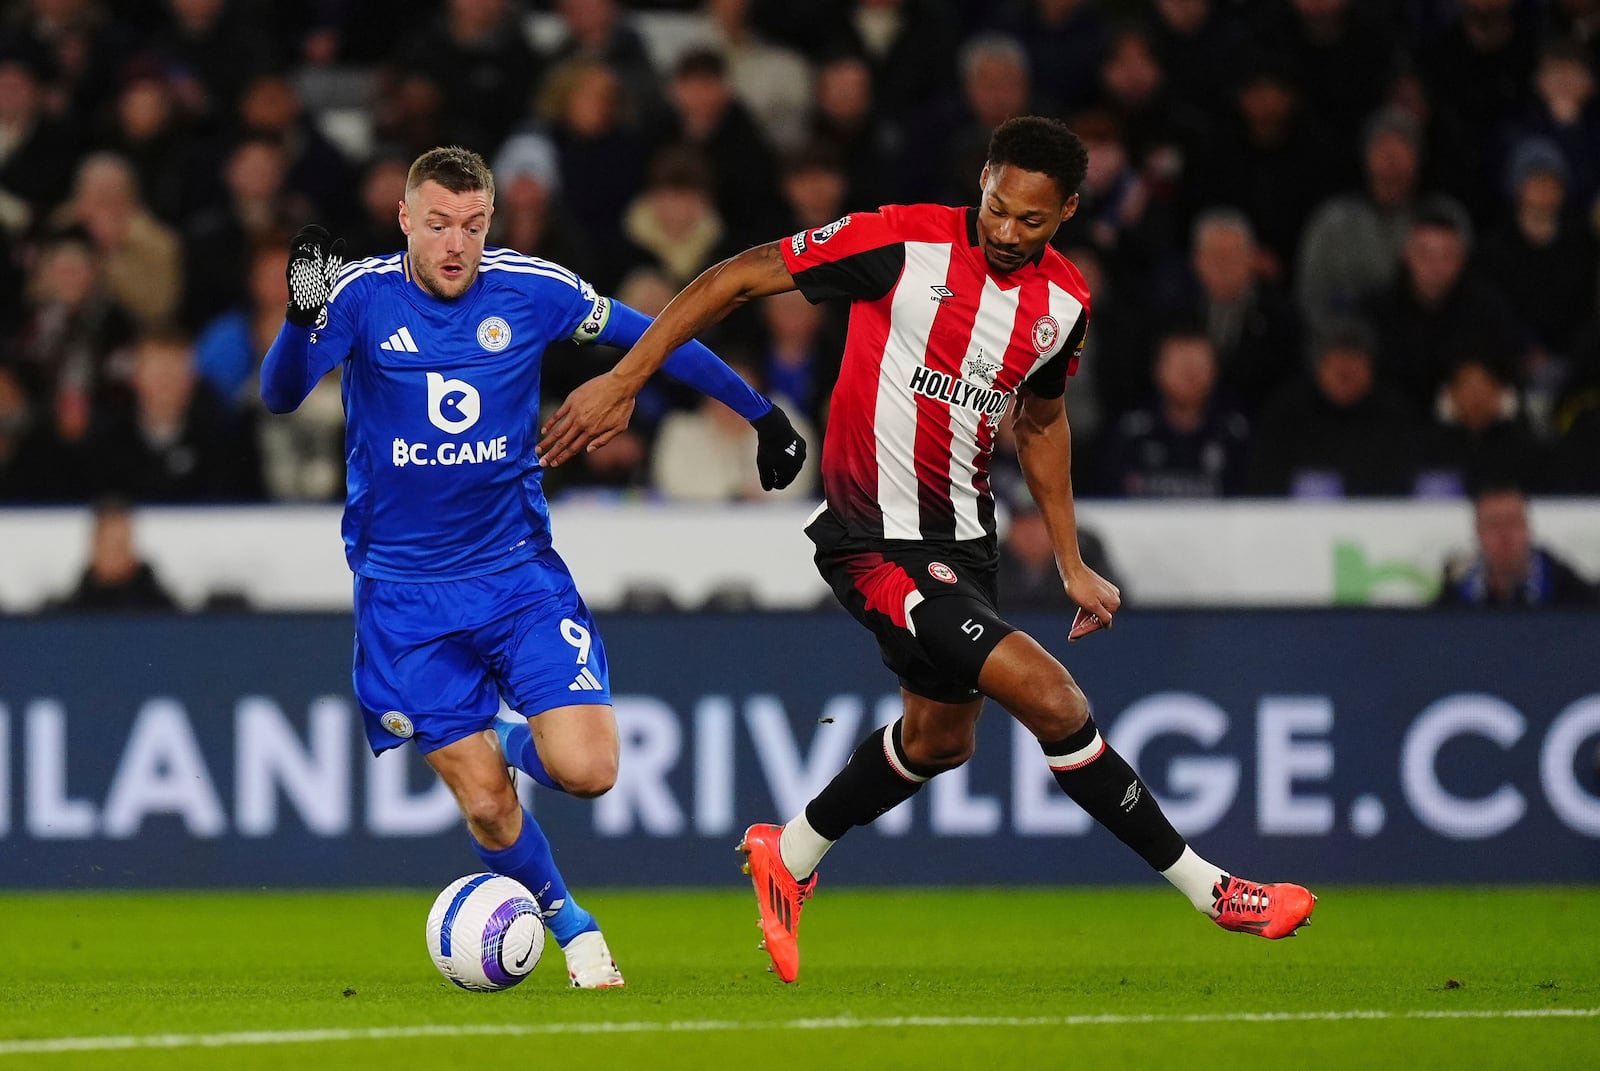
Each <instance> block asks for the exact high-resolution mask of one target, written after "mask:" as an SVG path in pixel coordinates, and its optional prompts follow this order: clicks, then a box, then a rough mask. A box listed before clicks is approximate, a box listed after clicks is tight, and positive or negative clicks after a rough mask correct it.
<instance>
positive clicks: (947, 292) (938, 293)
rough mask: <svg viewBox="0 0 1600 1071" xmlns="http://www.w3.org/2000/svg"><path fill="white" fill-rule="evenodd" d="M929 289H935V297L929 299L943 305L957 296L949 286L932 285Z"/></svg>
mask: <svg viewBox="0 0 1600 1071" xmlns="http://www.w3.org/2000/svg"><path fill="white" fill-rule="evenodd" d="M928 289H929V290H932V291H933V297H932V298H930V299H929V300H930V301H937V302H938V303H939V304H941V305H948V304H949V303H950V299H951V298H953V297H955V296H956V292H955V291H954V290H951V289H950V288H949V287H948V286H930V287H928Z"/></svg>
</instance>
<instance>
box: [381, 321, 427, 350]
mask: <svg viewBox="0 0 1600 1071" xmlns="http://www.w3.org/2000/svg"><path fill="white" fill-rule="evenodd" d="M378 348H379V349H380V350H398V351H399V352H401V353H421V352H422V351H421V350H419V349H417V342H416V339H414V338H412V337H411V332H410V330H409V329H407V328H405V327H402V328H400V330H398V331H396V332H395V333H394V334H392V335H390V336H389V341H387V342H380V343H378Z"/></svg>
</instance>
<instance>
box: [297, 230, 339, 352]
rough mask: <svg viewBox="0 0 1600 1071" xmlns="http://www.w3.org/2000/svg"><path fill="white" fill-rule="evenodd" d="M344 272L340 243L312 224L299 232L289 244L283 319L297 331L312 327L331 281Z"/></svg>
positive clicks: (331, 288)
mask: <svg viewBox="0 0 1600 1071" xmlns="http://www.w3.org/2000/svg"><path fill="white" fill-rule="evenodd" d="M343 268H344V239H343V238H340V239H338V240H336V241H334V240H331V238H330V236H329V234H328V231H327V229H326V228H324V227H319V226H317V225H316V224H315V223H308V224H306V225H305V226H304V227H301V228H300V231H299V233H298V234H296V235H295V236H294V241H293V242H291V243H290V244H289V266H288V268H287V269H286V270H285V274H286V275H287V276H288V279H289V307H288V309H287V310H286V311H285V312H284V314H283V315H284V319H286V320H288V321H289V322H290V323H292V324H298V325H299V326H301V327H315V326H317V321H318V320H319V319H320V318H321V317H322V313H323V308H324V307H325V306H326V305H327V304H328V295H329V294H330V293H331V292H332V291H333V281H334V280H335V279H336V278H338V276H339V272H340V270H341V269H343Z"/></svg>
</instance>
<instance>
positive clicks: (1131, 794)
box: [1122, 780, 1143, 811]
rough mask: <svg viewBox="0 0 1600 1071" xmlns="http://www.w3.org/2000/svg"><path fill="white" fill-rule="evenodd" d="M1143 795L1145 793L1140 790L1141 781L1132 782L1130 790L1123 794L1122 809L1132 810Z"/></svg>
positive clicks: (1129, 786)
mask: <svg viewBox="0 0 1600 1071" xmlns="http://www.w3.org/2000/svg"><path fill="white" fill-rule="evenodd" d="M1141 795H1143V793H1142V792H1140V791H1139V782H1138V781H1137V780H1134V781H1132V782H1130V783H1129V784H1128V791H1126V792H1124V793H1123V794H1122V809H1123V810H1124V811H1132V810H1133V808H1134V807H1135V806H1136V805H1137V804H1138V802H1139V797H1140V796H1141Z"/></svg>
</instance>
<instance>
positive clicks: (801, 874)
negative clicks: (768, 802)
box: [778, 811, 833, 881]
mask: <svg viewBox="0 0 1600 1071" xmlns="http://www.w3.org/2000/svg"><path fill="white" fill-rule="evenodd" d="M831 847H833V841H831V840H829V839H828V838H827V837H824V836H823V835H822V834H821V833H818V832H817V831H816V830H814V829H812V828H811V823H810V822H807V821H806V812H804V811H801V812H800V813H799V814H797V815H795V816H794V817H793V818H791V819H789V821H788V822H787V823H786V824H785V825H784V827H783V835H782V836H781V837H779V838H778V854H779V855H781V856H783V865H784V866H786V867H788V868H789V873H791V874H793V875H794V876H795V879H796V880H798V881H804V880H805V879H806V878H808V877H810V876H811V872H812V871H813V870H815V869H817V864H818V863H820V862H822V857H823V856H824V855H827V854H828V849H829V848H831Z"/></svg>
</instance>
